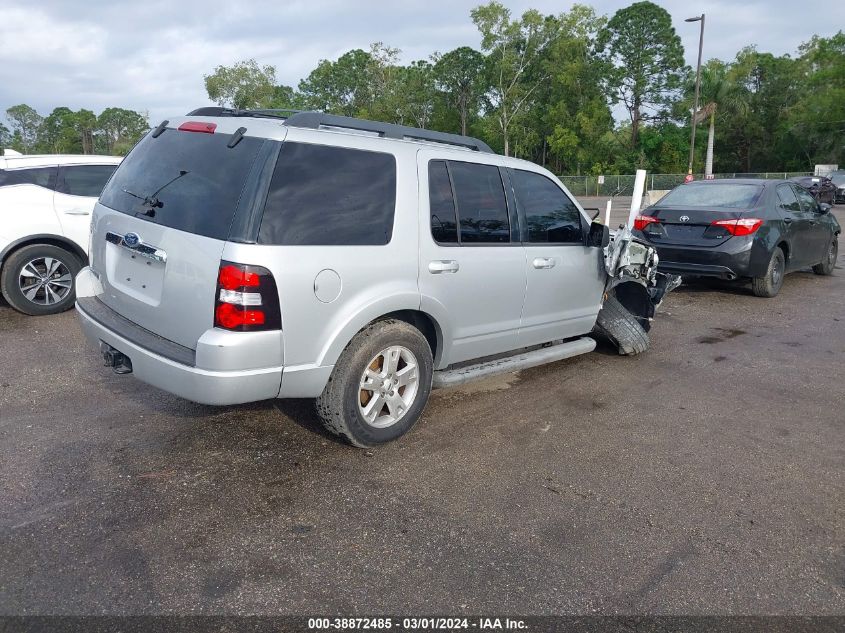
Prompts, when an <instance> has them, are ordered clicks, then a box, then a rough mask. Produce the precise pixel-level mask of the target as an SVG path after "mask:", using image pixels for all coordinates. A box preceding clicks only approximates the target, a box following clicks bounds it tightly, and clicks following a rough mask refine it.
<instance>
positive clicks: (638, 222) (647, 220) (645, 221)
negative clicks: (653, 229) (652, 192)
mask: <svg viewBox="0 0 845 633" xmlns="http://www.w3.org/2000/svg"><path fill="white" fill-rule="evenodd" d="M659 222H660V220H658V219H657V218H653V217H651V216H650V215H638V216H637V217H635V218H634V229H635V230H637V231H642V230H643V229H644V228H645V227H647V226H648V225H649V224H654V223H659Z"/></svg>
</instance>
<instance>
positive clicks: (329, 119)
mask: <svg viewBox="0 0 845 633" xmlns="http://www.w3.org/2000/svg"><path fill="white" fill-rule="evenodd" d="M201 109H203V108H201ZM285 125H287V126H289V127H299V128H308V129H312V130H318V129H320V128H321V127H328V128H342V129H347V130H356V131H361V132H374V133H376V134H377V135H378V136H381V137H384V138H395V139H403V140H411V141H429V142H433V143H443V144H445V145H457V146H459V147H465V148H467V149H471V150H473V151H476V152H485V153H487V154H493V153H494V152H493V150H492V149H490V146H489V145H487V143H485V142H484V141H480V140H478V139H477V138H473V137H471V136H461V135H460V134H447V133H446V132H435V131H433V130H423V129H421V128H416V127H408V126H406V125H395V124H393V123H379V122H377V121H367V120H366V119H356V118H353V117H347V116H338V115H336V114H324V113H322V112H296V113H295V114H292V115H291V116H289V117H288V118H287V120H286V121H285Z"/></svg>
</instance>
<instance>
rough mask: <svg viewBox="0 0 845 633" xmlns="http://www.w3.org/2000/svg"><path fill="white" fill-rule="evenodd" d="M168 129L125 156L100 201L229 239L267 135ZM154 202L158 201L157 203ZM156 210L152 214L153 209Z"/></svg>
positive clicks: (149, 218)
mask: <svg viewBox="0 0 845 633" xmlns="http://www.w3.org/2000/svg"><path fill="white" fill-rule="evenodd" d="M230 139H231V135H230V134H203V133H198V132H180V131H178V130H174V129H170V128H169V129H167V130H165V131H164V133H163V134H161V135H160V136H159V137H157V138H153V136H152V134H148V135H147V136H146V137H144V139H143V140H141V142H140V143H138V145H136V146H135V148H134V149H133V150H132V151H131V152H130V153H129V155H128V156H127V157H126V158H125V159H123V162H122V163H121V164H120V167H118V169H117V171H116V172H115V173H114V176H113V177H112V179H111V180H110V181H109V183H108V185H106V188H105V189H104V190H103V193H102V195H101V196H100V203H101V204H103V205H105V206H107V207H109V208H111V209H114V210H116V211H120V212H121V213H126V214H128V215H135V216H137V217H139V218H142V219H144V220H147V221H149V222H154V223H155V224H161V225H163V226H167V227H170V228H173V229H178V230H180V231H187V232H189V233H195V234H197V235H204V236H206V237H211V238H214V239H218V240H225V239H226V238H227V237H228V235H229V227H230V226H231V224H232V219H233V218H234V216H235V211H236V209H237V207H238V204H239V202H240V199H241V196H242V194H243V193H244V189H245V187H244V185H245V182H246V179H247V175H248V174H249V172H250V169H251V168H252V166H253V163H254V162H255V158H256V155H257V154H258V150H259V148H260V147H261V145H262V144H263V143H264V142H265V141H264V140H263V139H260V138H256V137H252V136H245V137H243V138H242V139H241V140H240V142H238V143H237V144H236V145H235V146H234V147H227V143H228V142H229V140H230ZM152 203H155V206H154V207H153V205H152ZM151 210H152V211H153V212H154V213H153V215H152V216H150V215H149V213H148V212H149V211H151Z"/></svg>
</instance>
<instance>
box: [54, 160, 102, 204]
mask: <svg viewBox="0 0 845 633" xmlns="http://www.w3.org/2000/svg"><path fill="white" fill-rule="evenodd" d="M115 169H117V165H68V166H61V167H59V185H58V187H56V191H59V192H61V193H66V194H69V195H71V196H86V197H88V198H99V197H100V194H101V193H102V192H103V187H105V186H106V183H107V182H108V181H109V178H111V175H112V174H113V173H114V170H115Z"/></svg>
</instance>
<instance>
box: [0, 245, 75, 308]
mask: <svg viewBox="0 0 845 633" xmlns="http://www.w3.org/2000/svg"><path fill="white" fill-rule="evenodd" d="M81 269H82V263H81V262H80V261H79V259H78V258H77V256H76V255H74V254H73V253H71V252H70V251H67V250H65V249H63V248H60V247H58V246H53V245H51V244H30V245H29V246H24V247H23V248H22V249H20V250H17V251H15V252H14V253H12V254H11V255H10V256H9V257H8V258H7V259H6V261H5V262H4V263H3V271H2V274H0V290H2V291H3V296H4V297H5V298H6V301H8V302H9V305H11V306H12V307H13V308H14V309H15V310H17V311H19V312H23V313H24V314H31V315H34V316H43V315H47V314H57V313H59V312H64V311H65V310H68V309H70V308H72V307H73V303H74V301H75V300H76V291H75V286H74V281H75V278H76V275H77V274H78V273H79V271H80V270H81Z"/></svg>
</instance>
